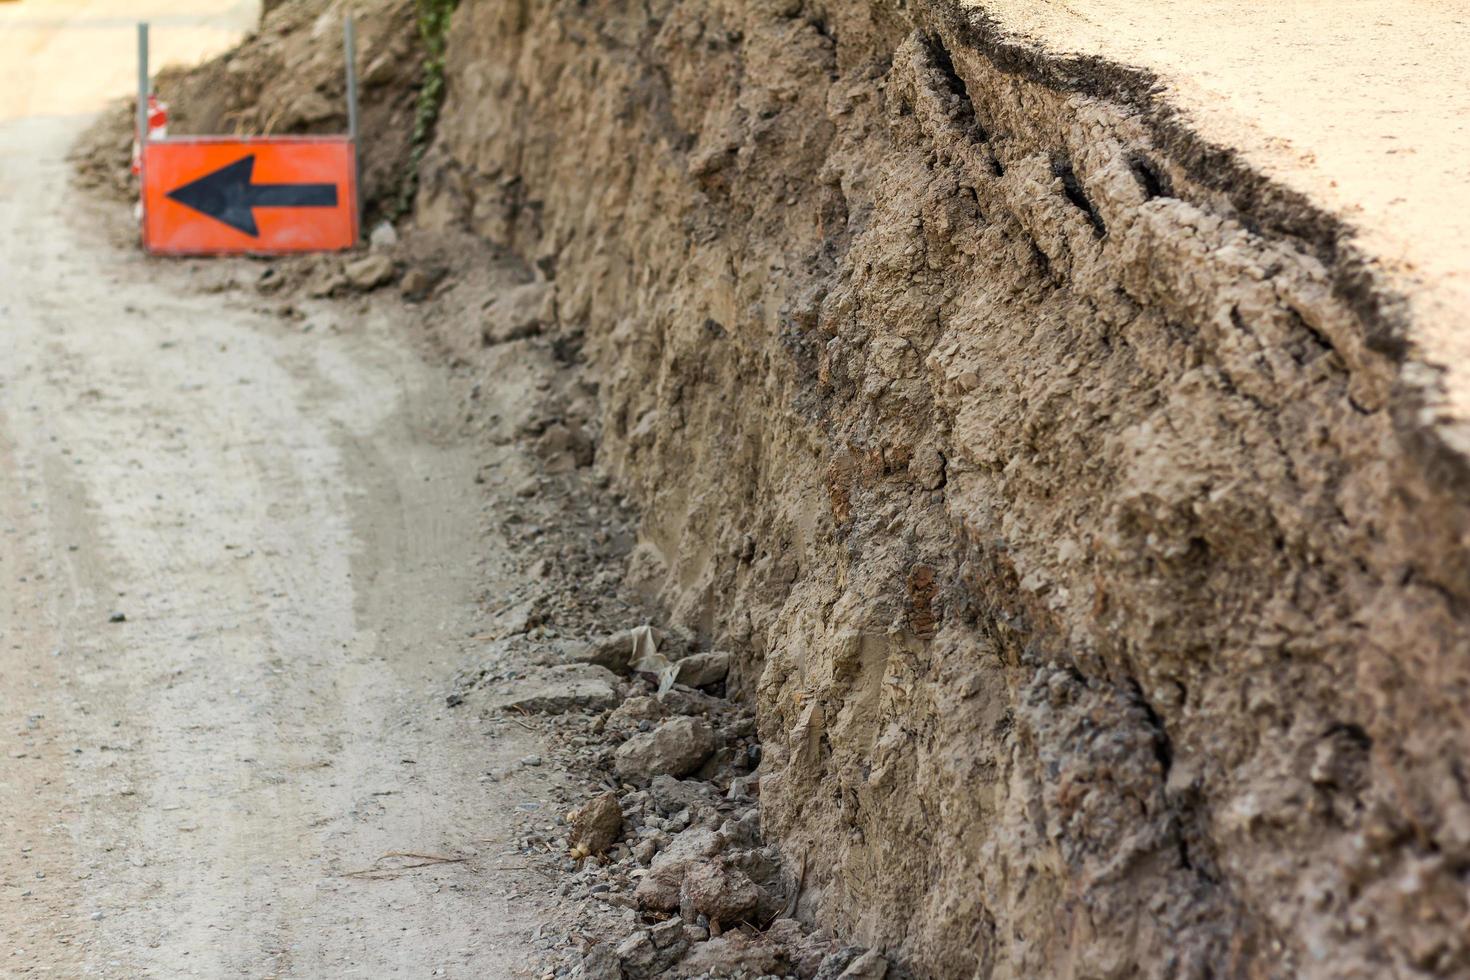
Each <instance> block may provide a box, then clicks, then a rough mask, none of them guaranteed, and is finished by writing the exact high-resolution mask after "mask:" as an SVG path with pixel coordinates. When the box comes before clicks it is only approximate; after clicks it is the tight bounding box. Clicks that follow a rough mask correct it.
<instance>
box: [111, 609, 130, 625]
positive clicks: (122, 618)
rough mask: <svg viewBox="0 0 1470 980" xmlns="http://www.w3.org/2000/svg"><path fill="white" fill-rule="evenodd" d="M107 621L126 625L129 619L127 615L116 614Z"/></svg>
mask: <svg viewBox="0 0 1470 980" xmlns="http://www.w3.org/2000/svg"><path fill="white" fill-rule="evenodd" d="M107 621H108V622H109V623H126V622H127V621H128V617H127V614H126V613H120V612H115V613H113V614H112V615H111V616H108V617H107Z"/></svg>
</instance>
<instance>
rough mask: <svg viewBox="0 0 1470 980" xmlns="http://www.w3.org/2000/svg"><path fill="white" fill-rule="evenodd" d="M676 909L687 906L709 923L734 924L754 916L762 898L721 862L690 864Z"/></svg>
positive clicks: (746, 880) (755, 887) (752, 884)
mask: <svg viewBox="0 0 1470 980" xmlns="http://www.w3.org/2000/svg"><path fill="white" fill-rule="evenodd" d="M679 897H680V907H681V908H682V907H684V906H686V905H687V906H688V907H689V908H692V909H693V910H694V911H696V912H698V913H700V914H701V915H704V916H707V917H708V918H709V920H710V921H711V922H718V923H720V924H721V925H727V926H728V925H734V924H736V923H739V922H745V921H747V920H750V919H751V918H753V917H754V916H755V912H756V909H757V908H758V907H759V906H760V904H761V899H762V897H763V895H762V892H761V889H760V886H758V885H757V884H756V883H755V882H753V881H751V880H750V879H749V878H747V877H746V876H745V874H744V873H743V872H741V871H738V870H736V869H735V868H731V867H728V866H726V865H725V863H724V862H723V861H718V860H716V861H710V862H708V863H705V864H695V865H692V866H691V867H690V868H689V869H688V870H687V871H686V872H685V874H684V884H683V886H682V887H681V889H680V894H679Z"/></svg>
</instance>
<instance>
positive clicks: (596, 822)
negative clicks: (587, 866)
mask: <svg viewBox="0 0 1470 980" xmlns="http://www.w3.org/2000/svg"><path fill="white" fill-rule="evenodd" d="M571 824H572V830H571V833H570V834H569V835H568V837H567V839H568V840H569V841H570V842H571V845H572V848H573V854H574V856H579V857H582V856H586V855H589V854H601V853H602V852H603V851H605V850H607V849H608V848H609V847H612V846H613V844H615V843H617V840H618V837H619V836H621V835H622V832H623V809H622V807H620V806H618V794H617V793H614V792H612V791H608V792H606V793H603V794H602V795H601V796H597V797H593V798H592V799H591V800H588V801H587V803H586V804H584V805H583V806H582V808H581V809H579V810H577V811H576V812H574V813H573V814H572V815H571ZM579 849H580V850H581V852H582V853H581V854H580V855H577V854H576V851H577V850H579Z"/></svg>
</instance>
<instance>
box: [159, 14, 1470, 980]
mask: <svg viewBox="0 0 1470 980" xmlns="http://www.w3.org/2000/svg"><path fill="white" fill-rule="evenodd" d="M321 9H322V5H321V4H320V3H313V2H312V0H287V2H286V3H284V4H282V5H281V7H280V9H278V10H275V11H273V12H272V14H271V17H270V18H269V19H268V21H267V28H266V29H267V30H272V29H275V28H273V27H272V24H273V23H275V22H276V21H277V20H278V19H280V21H281V23H289V24H292V25H295V26H293V27H291V31H293V32H305V31H307V30H308V29H311V30H315V28H311V27H310V25H312V24H317V23H319V22H318V21H317V20H314V19H313V18H314V16H315V14H316V13H320V10H321ZM374 9H375V10H376V9H378V8H374ZM959 10H960V7H959V6H958V5H956V4H952V3H948V2H910V3H904V2H897V3H883V2H873V3H859V2H852V3H841V4H838V3H829V4H822V3H815V2H809V3H803V2H801V0H751V2H740V3H736V2H733V0H730V2H724V0H678V2H675V0H664V2H660V3H656V4H652V5H644V6H640V7H636V8H635V7H630V6H629V5H627V4H620V3H610V2H597V0H592V2H580V3H572V2H556V3H547V4H524V3H509V2H503V0H466V2H465V3H464V4H463V5H462V6H461V8H460V9H459V11H458V12H457V14H456V15H455V18H454V21H453V23H452V27H451V30H450V34H449V47H448V60H447V66H446V76H445V77H446V90H447V92H448V99H447V102H446V103H445V105H444V110H443V113H442V115H441V117H440V120H439V125H438V130H437V137H436V140H435V142H434V143H433V145H432V146H431V148H430V151H429V154H428V156H427V157H426V159H425V162H424V167H423V170H422V174H421V177H422V180H421V187H420V193H419V197H418V201H417V207H416V213H415V220H416V221H417V223H418V224H419V225H420V226H421V228H422V229H423V230H424V232H426V233H428V234H431V235H432V234H433V233H435V232H445V233H450V234H449V235H448V236H447V237H446V239H445V240H453V235H455V234H462V233H464V232H469V233H472V234H473V235H475V236H477V237H478V238H480V239H483V240H486V241H489V242H491V243H494V244H495V245H496V246H500V247H504V248H505V249H508V250H509V251H510V252H511V253H514V254H513V256H512V264H514V265H516V266H517V267H518V268H519V269H520V270H522V271H523V272H524V276H523V278H534V279H536V280H537V284H535V295H536V296H537V297H538V302H537V305H536V316H535V319H536V321H537V330H538V331H540V332H541V334H542V340H541V341H540V342H544V343H546V344H549V345H551V347H552V348H553V349H554V351H555V352H556V354H557V356H558V357H559V358H562V359H565V360H573V361H578V362H580V364H581V366H582V370H583V371H584V376H585V378H586V379H587V380H588V381H589V382H590V383H592V384H594V385H595V386H596V390H597V403H598V404H597V408H596V412H597V413H598V417H597V418H593V419H586V420H585V423H584V424H582V425H580V427H579V429H578V431H579V433H581V432H585V433H586V434H587V436H588V437H590V438H593V439H595V441H596V457H597V465H598V467H599V468H602V469H604V470H605V471H606V472H607V473H609V474H610V475H611V477H612V479H613V480H614V482H615V486H616V487H617V488H619V489H620V490H621V491H622V492H623V493H625V494H626V495H627V497H628V499H629V500H630V501H631V502H633V503H636V504H637V505H638V506H639V507H640V509H641V511H642V513H643V526H642V534H641V538H640V544H639V547H638V548H637V549H636V550H635V551H634V553H633V556H632V558H631V559H630V561H629V567H628V573H627V579H626V580H627V583H629V584H630V585H632V586H633V587H635V588H637V589H639V590H641V591H642V592H643V593H644V595H645V596H647V597H648V598H649V599H650V600H652V601H653V602H655V603H658V604H660V605H662V607H663V608H664V609H666V610H667V618H668V620H669V622H670V625H671V626H672V627H673V628H675V629H677V630H679V631H681V632H682V633H685V634H688V635H690V636H692V637H694V638H695V645H697V646H698V647H700V648H701V649H708V648H714V649H715V650H725V651H729V652H731V653H732V654H734V660H733V668H732V674H731V678H732V684H731V689H732V691H734V692H735V693H738V694H740V695H742V696H743V697H745V698H746V699H748V700H749V701H751V702H752V703H753V704H754V706H755V709H756V713H757V719H758V723H759V730H760V735H761V738H762V741H763V743H764V755H763V757H762V761H761V763H760V768H759V771H758V772H759V776H760V779H759V796H760V800H761V807H762V814H763V822H764V825H765V828H766V830H767V832H768V834H769V835H770V836H771V837H772V838H773V839H775V840H777V841H778V842H779V843H780V845H781V847H782V848H783V849H784V851H785V853H786V855H787V857H788V859H789V861H788V863H789V865H790V866H791V867H793V868H802V869H804V877H803V878H802V879H801V881H802V884H803V885H804V890H803V891H802V892H801V895H800V901H799V902H798V903H797V904H796V911H797V913H798V914H800V915H802V916H806V917H815V918H817V919H820V920H822V921H824V922H827V923H830V924H832V925H834V926H835V927H836V928H837V929H838V931H839V932H840V933H841V934H843V935H844V936H846V937H848V938H850V939H852V940H854V941H856V942H860V943H862V944H864V945H875V946H879V947H881V948H883V949H884V950H885V951H887V952H889V953H891V954H893V956H894V958H895V961H896V962H897V963H899V964H900V968H901V969H902V970H907V971H911V972H913V973H915V974H917V975H921V976H943V977H949V976H972V975H973V976H1015V977H1032V976H1132V975H1142V976H1158V977H1167V976H1199V977H1203V976H1283V977H1285V976H1334V977H1337V976H1362V977H1378V976H1384V975H1401V976H1410V975H1438V976H1455V975H1463V974H1464V973H1466V972H1467V971H1470V944H1467V940H1466V936H1470V911H1467V888H1466V872H1467V869H1470V773H1467V772H1466V770H1465V768H1464V763H1463V761H1462V760H1463V759H1464V758H1465V750H1466V748H1467V743H1470V731H1467V724H1466V722H1465V719H1466V718H1467V717H1470V712H1467V709H1470V693H1467V692H1470V686H1467V685H1470V666H1467V665H1470V659H1467V658H1466V656H1465V655H1466V653H1467V647H1470V639H1467V638H1470V612H1467V605H1466V603H1467V600H1470V567H1467V564H1470V563H1467V557H1466V556H1467V553H1470V552H1467V549H1466V547H1465V543H1466V542H1467V540H1470V507H1467V505H1466V504H1465V502H1464V501H1465V499H1466V496H1465V486H1466V479H1467V478H1466V474H1467V472H1470V470H1467V466H1466V461H1465V459H1464V458H1463V457H1462V456H1461V455H1459V454H1457V453H1455V452H1454V451H1452V450H1450V449H1448V448H1447V447H1446V445H1445V441H1444V439H1443V438H1442V435H1443V433H1442V432H1441V430H1439V429H1437V428H1435V426H1436V425H1437V424H1439V423H1440V422H1441V421H1443V420H1441V419H1440V418H1439V417H1438V416H1437V415H1436V413H1435V411H1434V410H1433V406H1434V405H1435V404H1437V403H1438V401H1437V400H1438V393H1436V391H1435V389H1434V385H1435V384H1437V383H1438V377H1439V375H1438V372H1437V369H1436V368H1435V367H1434V366H1432V365H1428V364H1425V363H1421V361H1419V360H1417V359H1416V356H1417V355H1416V349H1415V346H1414V344H1413V334H1412V324H1410V323H1409V322H1407V320H1406V318H1405V313H1404V310H1405V307H1404V306H1403V305H1402V304H1398V303H1395V302H1393V301H1391V298H1390V297H1388V296H1387V295H1386V293H1385V291H1384V289H1383V287H1382V284H1381V283H1380V282H1378V281H1377V280H1376V279H1375V277H1374V275H1373V273H1372V272H1371V271H1370V270H1371V262H1370V261H1368V259H1369V258H1370V257H1365V256H1362V255H1360V254H1359V253H1358V251H1357V249H1356V247H1355V246H1354V244H1353V239H1352V238H1351V237H1350V236H1349V235H1348V230H1347V229H1345V228H1344V227H1343V226H1342V225H1341V224H1340V223H1339V221H1338V220H1336V219H1335V218H1333V217H1332V216H1330V215H1328V214H1325V213H1323V212H1321V211H1319V210H1316V209H1314V208H1313V206H1312V205H1311V204H1310V203H1309V202H1308V201H1306V200H1305V199H1303V198H1302V197H1301V196H1300V195H1299V194H1295V193H1292V192H1289V191H1286V190H1284V189H1283V188H1281V187H1280V186H1278V185H1275V184H1272V183H1270V182H1268V181H1266V180H1264V179H1262V178H1261V177H1259V176H1257V175H1256V174H1254V173H1253V172H1252V171H1251V170H1250V169H1249V168H1248V167H1247V166H1246V165H1245V164H1244V163H1242V162H1241V161H1240V160H1239V159H1238V158H1237V157H1236V156H1235V155H1234V154H1233V153H1232V152H1230V150H1229V149H1228V148H1220V147H1215V146H1211V145H1209V144H1207V143H1205V142H1203V141H1202V140H1200V139H1198V138H1196V137H1195V136H1194V135H1193V134H1192V133H1191V132H1190V130H1189V129H1188V128H1187V126H1186V125H1185V124H1184V122H1183V121H1182V120H1181V119H1180V117H1178V116H1176V115H1174V114H1173V113H1172V112H1171V111H1170V110H1169V109H1168V108H1167V106H1165V105H1163V104H1161V103H1157V102H1155V101H1153V100H1154V98H1155V89H1154V86H1153V80H1152V79H1150V78H1149V77H1148V76H1146V75H1143V74H1141V73H1138V72H1133V71H1130V70H1127V69H1123V68H1119V67H1116V66H1112V65H1110V64H1107V63H1105V62H1102V61H1099V60H1096V59H1089V58H1069V59H1057V58H1050V57H1047V56H1044V55H1042V54H1040V53H1038V51H1037V50H1035V49H1034V48H1031V47H1028V46H1025V45H1020V44H1016V43H1010V42H1006V41H1004V40H1002V39H1001V38H1000V36H999V35H998V34H997V33H996V32H995V30H994V28H993V26H992V25H990V23H989V22H988V21H987V20H985V18H984V15H983V11H980V10H979V9H978V8H977V9H970V10H969V12H968V13H963V14H962V13H960V12H959ZM313 11H314V12H315V13H313ZM380 15H381V16H382V17H383V18H384V19H383V23H384V24H386V25H391V29H388V28H384V29H383V30H381V31H378V30H377V29H376V28H375V27H373V26H372V24H371V23H368V26H367V27H366V28H365V30H364V38H365V43H364V52H365V54H364V58H365V64H368V65H369V66H371V65H372V64H375V63H379V62H378V61H377V59H379V58H381V57H382V56H383V52H389V53H391V52H393V51H396V50H398V49H397V48H396V47H395V45H397V44H399V37H400V34H401V37H402V38H411V37H412V35H413V26H412V17H411V15H410V13H409V7H408V5H406V4H383V5H381V11H380ZM364 19H365V20H368V21H370V20H371V18H368V17H365V18H364ZM395 32H399V33H395ZM293 36H300V37H309V36H310V35H308V34H305V33H302V34H299V35H293ZM292 43H295V42H294V41H292V40H290V37H287V36H286V35H283V36H282V38H281V39H279V43H277V44H274V45H271V46H269V47H271V48H272V50H275V51H279V50H281V49H282V47H283V46H289V45H290V44H292ZM303 50H305V49H303ZM322 50H324V51H326V50H332V48H331V46H330V45H324V46H323V47H322ZM274 56H275V55H272V57H274ZM235 57H236V58H237V59H247V58H256V59H259V58H263V57H265V55H264V54H262V53H259V52H256V53H252V50H251V48H250V46H247V48H246V49H244V51H243V52H242V53H241V54H239V55H237V56H235ZM303 57H304V55H303ZM417 57H418V56H417V55H404V56H401V57H399V56H393V58H392V59H390V61H391V63H392V64H395V65H396V66H397V67H396V68H395V71H398V72H400V73H402V72H408V73H409V74H406V75H401V77H399V78H398V80H397V81H396V82H393V83H392V84H388V83H384V84H383V85H382V87H379V88H376V89H375V88H373V85H374V83H373V81H372V77H373V75H374V72H373V69H372V68H371V67H368V68H367V69H366V75H367V76H368V86H369V88H368V91H367V93H366V102H367V105H368V113H369V116H368V119H369V122H371V121H372V119H373V118H374V117H373V116H372V113H374V112H378V111H383V112H385V113H389V115H385V116H384V118H385V119H389V118H390V116H391V120H392V121H396V122H397V123H401V124H402V125H397V128H396V129H392V131H393V132H397V133H399V134H406V133H408V132H409V127H408V125H407V123H408V119H409V115H411V113H410V108H411V106H412V105H413V98H414V93H413V89H414V87H415V86H416V85H417V84H418V81H417V79H418V76H417V75H416V74H415V73H416V72H417V71H418V67H417V65H418V63H417V62H416V61H415V60H414V59H415V58H417ZM323 58H324V59H326V56H325V55H324V56H323ZM327 60H329V59H326V60H324V61H323V63H322V64H321V65H318V66H316V68H314V69H313V70H317V69H318V68H319V69H320V72H319V73H320V75H321V81H320V83H319V84H318V85H317V88H316V90H315V91H316V94H318V95H322V96H323V97H328V98H329V96H330V91H329V89H330V86H331V85H333V84H335V83H334V82H332V81H331V79H332V78H337V77H340V72H338V71H337V67H339V66H333V65H331V64H327ZM229 63H230V62H229V61H226V62H225V63H224V64H229ZM242 63H244V64H254V63H253V62H242ZM271 64H274V63H271ZM312 64H315V63H314V62H313V63H312ZM263 66H264V67H263ZM267 68H269V65H265V63H264V62H262V64H260V65H256V66H255V67H254V68H252V69H251V70H250V71H249V72H246V74H248V75H249V76H250V77H251V78H255V77H257V76H261V77H263V78H264V81H263V83H262V86H261V87H260V88H259V90H258V91H257V90H252V91H253V94H251V95H249V96H248V97H246V95H245V94H244V92H245V90H244V89H242V90H241V94H240V96H239V98H240V99H241V100H243V101H242V102H241V104H242V105H243V104H245V103H249V104H251V105H259V106H262V107H263V108H261V109H260V110H258V111H259V112H261V113H264V115H262V116H261V118H260V119H258V120H256V122H258V123H262V124H265V123H270V120H272V119H277V118H278V117H277V115H273V113H274V112H275V110H273V109H271V108H270V107H271V106H276V107H277V108H280V109H282V111H283V112H284V111H286V108H285V107H289V106H297V105H298V104H300V103H302V102H303V100H304V99H305V96H304V95H303V92H302V82H301V79H300V78H294V77H293V78H286V77H285V76H282V75H281V73H280V71H276V72H275V77H274V78H271V77H266V76H270V75H271V72H270V71H268V70H267ZM219 70H220V69H219V68H217V67H216V68H213V69H208V71H214V72H218V71H219ZM385 70H386V69H385ZM198 77H200V78H209V77H212V76H210V75H208V74H205V75H202V76H198ZM309 77H315V76H301V78H309ZM282 81H289V82H290V83H291V84H282V83H281V82H282ZM313 84H316V83H313ZM375 92H376V93H377V94H374V93H375ZM165 95H167V92H165ZM230 98H235V96H234V95H233V94H232V95H230ZM329 101H330V99H329ZM379 104H381V106H382V107H386V108H382V109H379V108H374V106H375V105H379ZM394 107H396V108H394ZM290 111H291V112H296V110H294V109H292V110H290ZM220 112H221V113H223V112H225V110H224V109H221V110H220ZM392 113H397V115H392ZM310 115H311V113H304V114H303V113H297V114H296V115H294V116H292V118H293V119H298V117H299V119H298V122H294V123H292V124H291V125H290V126H287V127H286V128H287V129H292V130H293V131H304V130H303V129H302V127H309V126H311V125H316V123H312V122H310V121H308V116H310ZM219 118H221V119H223V118H224V115H220V116H219ZM284 118H285V116H284V115H280V116H279V119H284ZM323 120H325V117H323ZM319 122H320V124H321V125H329V124H330V123H329V121H322V120H319ZM278 124H279V122H276V123H270V125H272V126H274V125H278ZM375 129H377V127H374V126H371V125H370V126H368V131H369V132H373V131H374V130H375ZM382 136H383V134H382V133H376V134H375V135H374V137H373V138H374V139H381V138H382ZM394 138H395V139H396V137H394ZM387 145H388V147H389V149H390V150H391V152H389V153H387V154H385V155H384V156H383V157H382V159H383V160H385V161H388V162H386V163H385V164H384V169H383V172H382V174H381V175H380V177H378V178H374V177H372V176H370V177H369V193H370V194H373V195H376V196H377V197H378V199H380V200H384V199H386V196H387V195H388V189H390V188H398V187H401V186H403V185H402V180H403V173H404V167H405V165H406V163H405V161H407V159H408V153H409V150H408V145H407V143H406V142H405V143H404V144H403V145H402V146H401V147H398V149H393V147H396V146H398V144H396V143H392V142H391V140H390V142H389V143H388V144H387ZM375 181H376V183H375ZM374 187H377V188H378V190H376V191H375V190H374V189H373V188H374ZM517 259H518V260H519V261H516V260H517ZM447 264H452V263H447ZM521 288H522V289H524V288H525V287H524V286H522V287H521ZM516 295H520V294H516ZM451 298H452V297H451ZM437 302H438V305H436V306H435V307H434V309H435V310H436V315H439V316H441V319H442V322H439V323H436V324H435V327H436V328H437V329H438V330H440V331H441V332H442V333H443V335H444V336H445V337H447V338H450V339H451V346H452V343H453V338H458V341H459V343H460V344H461V345H462V344H464V343H465V342H471V343H474V344H479V343H480V342H481V341H480V338H481V336H482V333H483V335H484V337H485V343H487V344H490V343H494V344H496V345H499V344H500V343H502V342H504V341H506V340H514V339H515V337H513V336H511V335H509V334H507V335H504V336H502V335H501V333H497V331H498V330H499V327H498V326H497V325H496V322H494V321H495V317H496V316H497V314H496V313H495V310H496V309H498V307H497V306H492V307H491V308H490V311H489V312H488V313H482V311H481V308H480V305H479V304H478V303H476V304H469V305H466V306H464V307H463V308H461V309H458V310H456V308H455V307H454V306H453V304H452V303H450V302H448V301H447V300H445V298H444V297H442V296H441V297H440V299H439V301H437ZM508 302H509V300H508ZM516 336H522V335H520V334H517V335H516ZM497 363H503V360H502V361H500V362H497ZM625 966H626V964H625Z"/></svg>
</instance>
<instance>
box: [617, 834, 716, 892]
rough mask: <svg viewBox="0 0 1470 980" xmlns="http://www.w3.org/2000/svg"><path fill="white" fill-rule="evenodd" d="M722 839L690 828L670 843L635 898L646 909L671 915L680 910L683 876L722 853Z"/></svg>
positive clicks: (661, 852) (656, 861) (639, 887)
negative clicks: (695, 866)
mask: <svg viewBox="0 0 1470 980" xmlns="http://www.w3.org/2000/svg"><path fill="white" fill-rule="evenodd" d="M721 843H722V842H721V839H720V837H719V835H718V834H716V833H715V832H714V831H713V830H708V829H706V828H703V827H691V828H690V829H688V830H686V831H684V832H683V833H681V834H679V835H678V836H677V837H675V838H674V839H673V840H672V841H670V842H669V844H668V846H667V847H665V848H664V849H663V850H662V851H660V852H659V854H658V856H656V857H655V858H654V859H653V862H652V864H651V865H650V866H649V869H648V874H647V875H645V876H644V877H643V880H641V881H640V882H638V887H637V889H636V890H635V891H634V897H636V898H637V899H638V903H639V904H640V905H642V906H643V907H644V908H650V909H655V910H657V911H660V912H672V911H674V910H675V909H677V908H678V907H679V902H680V895H681V891H682V889H683V886H684V875H685V874H686V873H687V872H688V871H689V869H690V868H691V867H693V866H694V865H696V864H699V863H701V862H703V861H704V860H706V859H708V858H710V857H712V856H713V855H715V854H716V853H718V852H719V849H720V846H721Z"/></svg>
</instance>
